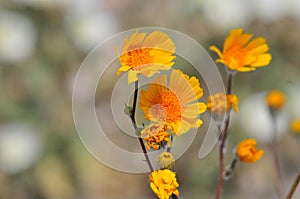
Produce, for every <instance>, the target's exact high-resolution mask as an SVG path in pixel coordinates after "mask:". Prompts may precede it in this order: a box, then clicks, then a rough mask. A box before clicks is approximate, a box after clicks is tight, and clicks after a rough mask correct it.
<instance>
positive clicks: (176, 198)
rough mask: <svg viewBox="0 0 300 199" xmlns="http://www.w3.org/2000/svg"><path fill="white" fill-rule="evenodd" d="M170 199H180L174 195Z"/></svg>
mask: <svg viewBox="0 0 300 199" xmlns="http://www.w3.org/2000/svg"><path fill="white" fill-rule="evenodd" d="M172 199H180V198H179V196H176V195H175V194H172Z"/></svg>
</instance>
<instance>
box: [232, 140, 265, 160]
mask: <svg viewBox="0 0 300 199" xmlns="http://www.w3.org/2000/svg"><path fill="white" fill-rule="evenodd" d="M263 154H264V151H263V150H257V148H256V140H254V139H246V140H244V141H242V142H240V143H239V144H238V146H237V149H236V155H237V157H238V158H239V159H240V161H243V162H256V161H257V160H260V159H261V157H262V156H263Z"/></svg>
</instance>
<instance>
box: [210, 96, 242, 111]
mask: <svg viewBox="0 0 300 199" xmlns="http://www.w3.org/2000/svg"><path fill="white" fill-rule="evenodd" d="M238 103H239V99H238V97H237V96H236V95H234V94H230V95H226V94H225V93H222V92H220V93H216V94H215V95H211V96H209V97H208V100H207V109H208V110H209V111H210V112H211V113H213V114H216V115H219V116H221V115H223V114H224V113H225V112H226V111H228V110H229V108H232V109H233V110H234V111H236V112H238V111H239V108H238Z"/></svg>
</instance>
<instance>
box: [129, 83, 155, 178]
mask: <svg viewBox="0 0 300 199" xmlns="http://www.w3.org/2000/svg"><path fill="white" fill-rule="evenodd" d="M138 85H139V84H138V81H136V82H135V84H134V87H135V88H134V95H133V105H132V113H131V115H130V118H131V122H132V125H133V127H134V129H137V125H136V121H135V111H136V105H137V96H138V92H139V90H138V89H139V86H138ZM138 140H139V143H140V145H141V147H142V150H143V154H144V156H145V159H146V162H147V164H148V167H149V169H150V171H151V172H152V171H154V169H153V166H152V164H151V161H150V159H149V156H148V153H147V149H146V147H145V144H144V141H143V139H142V138H141V137H139V138H138Z"/></svg>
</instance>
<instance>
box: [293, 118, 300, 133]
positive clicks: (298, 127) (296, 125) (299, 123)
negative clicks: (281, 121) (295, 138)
mask: <svg viewBox="0 0 300 199" xmlns="http://www.w3.org/2000/svg"><path fill="white" fill-rule="evenodd" d="M291 130H292V132H293V133H295V134H299V135H300V119H297V120H293V121H292V122H291Z"/></svg>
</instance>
